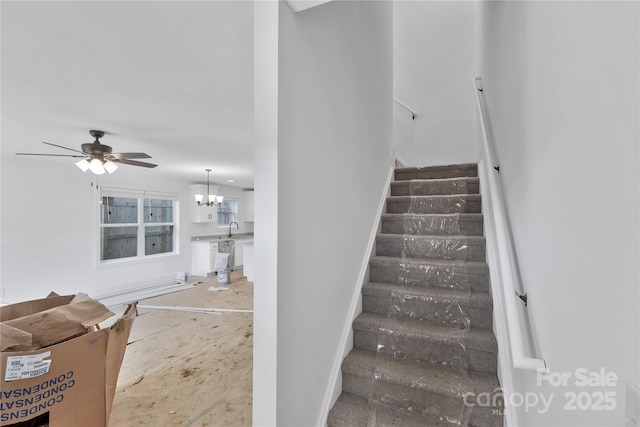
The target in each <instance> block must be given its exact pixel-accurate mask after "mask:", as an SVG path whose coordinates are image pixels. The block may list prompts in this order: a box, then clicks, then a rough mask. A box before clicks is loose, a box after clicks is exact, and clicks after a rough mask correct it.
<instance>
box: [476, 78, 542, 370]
mask: <svg viewBox="0 0 640 427" xmlns="http://www.w3.org/2000/svg"><path fill="white" fill-rule="evenodd" d="M474 81H475V87H476V103H477V106H478V114H479V116H480V125H481V128H482V142H483V155H484V159H485V161H484V162H483V163H484V165H485V168H486V176H487V180H488V182H487V184H488V187H489V188H488V189H487V190H488V192H489V194H490V201H491V207H492V214H493V216H494V219H495V225H496V226H495V227H494V232H495V237H496V241H497V242H496V243H497V247H498V251H499V253H500V254H501V257H500V258H501V259H503V260H504V259H505V258H506V262H498V263H499V265H500V268H499V270H500V271H499V273H500V276H501V280H500V282H502V293H503V296H504V301H505V309H506V315H507V323H508V324H507V329H508V332H509V344H510V347H511V354H512V358H513V366H514V367H515V368H520V369H528V370H536V371H540V370H541V371H545V372H547V371H548V368H547V363H546V361H545V360H544V359H541V358H535V357H528V356H526V355H525V349H524V337H523V325H522V324H521V322H520V316H519V315H518V307H517V302H518V299H519V300H521V301H523V302H524V305H525V306H527V294H526V293H525V292H524V290H523V287H522V282H521V281H520V276H519V274H518V271H519V270H518V261H517V257H516V252H515V249H514V246H513V236H512V233H511V226H510V223H509V217H508V214H507V207H506V204H505V202H504V196H503V190H502V184H501V182H500V181H499V180H498V175H499V173H500V165H499V164H498V162H497V160H496V156H495V151H494V149H493V141H492V137H491V134H490V129H489V123H488V119H487V114H486V111H485V107H484V103H483V97H482V95H483V92H484V88H483V86H482V78H480V77H475V79H474Z"/></svg>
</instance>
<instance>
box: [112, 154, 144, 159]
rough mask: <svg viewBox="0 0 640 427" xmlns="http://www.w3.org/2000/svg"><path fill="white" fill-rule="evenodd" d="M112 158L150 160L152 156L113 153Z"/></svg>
mask: <svg viewBox="0 0 640 427" xmlns="http://www.w3.org/2000/svg"><path fill="white" fill-rule="evenodd" d="M109 156H110V157H113V158H114V159H150V158H151V156H150V155H148V154H147V153H111V154H109Z"/></svg>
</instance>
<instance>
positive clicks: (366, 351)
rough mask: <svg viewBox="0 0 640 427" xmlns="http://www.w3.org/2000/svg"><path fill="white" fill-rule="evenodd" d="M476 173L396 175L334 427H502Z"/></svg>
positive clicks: (455, 168) (465, 168)
mask: <svg viewBox="0 0 640 427" xmlns="http://www.w3.org/2000/svg"><path fill="white" fill-rule="evenodd" d="M477 172H478V171H477V165H476V164H465V165H452V166H442V167H428V168H399V169H396V170H395V181H394V182H392V183H391V197H389V198H388V199H387V213H386V214H384V215H383V216H382V233H381V234H379V235H378V237H377V239H376V256H375V257H373V258H372V260H371V262H370V267H369V269H370V282H369V283H367V284H365V285H364V286H363V288H362V296H363V313H362V314H360V315H359V316H358V317H357V318H356V319H355V321H354V322H353V341H354V349H353V350H352V351H351V352H350V353H349V354H348V355H347V357H346V358H345V360H344V361H343V364H342V378H343V379H342V384H343V386H342V387H343V388H342V390H343V391H342V394H341V395H340V397H339V399H338V401H337V402H336V404H335V405H334V407H333V409H331V411H330V413H329V417H328V425H329V426H331V427H333V426H383V425H384V426H460V425H462V426H466V425H470V426H502V425H503V416H502V411H503V408H504V403H503V399H502V394H501V393H500V389H499V387H500V384H499V382H498V378H497V377H496V368H497V351H498V348H497V344H496V340H495V337H494V335H493V331H492V329H491V328H492V299H491V296H490V294H489V268H488V266H487V264H486V263H485V239H484V237H483V236H482V230H483V227H482V214H481V213H480V211H481V209H480V195H479V182H478V178H477V176H478V174H477Z"/></svg>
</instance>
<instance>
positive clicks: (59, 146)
mask: <svg viewBox="0 0 640 427" xmlns="http://www.w3.org/2000/svg"><path fill="white" fill-rule="evenodd" d="M42 143H43V144H47V145H52V146H54V147H58V148H64V149H65V150H69V151H75V152H76V153H81V154H84V153H83V152H82V151H80V150H74V149H73V148H69V147H63V146H62V145H58V144H52V143H50V142H44V141H42Z"/></svg>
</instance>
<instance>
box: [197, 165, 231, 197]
mask: <svg viewBox="0 0 640 427" xmlns="http://www.w3.org/2000/svg"><path fill="white" fill-rule="evenodd" d="M205 171H207V201H206V202H205V201H204V194H194V197H195V199H196V203H197V204H198V206H218V205H219V204H220V203H222V199H224V196H217V195H215V194H211V192H210V191H209V173H210V172H211V169H205Z"/></svg>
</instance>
